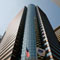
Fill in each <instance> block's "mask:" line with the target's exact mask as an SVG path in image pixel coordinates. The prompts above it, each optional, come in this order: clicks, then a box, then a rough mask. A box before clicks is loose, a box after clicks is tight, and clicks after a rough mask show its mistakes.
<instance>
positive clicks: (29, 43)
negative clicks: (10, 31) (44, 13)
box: [21, 5, 37, 60]
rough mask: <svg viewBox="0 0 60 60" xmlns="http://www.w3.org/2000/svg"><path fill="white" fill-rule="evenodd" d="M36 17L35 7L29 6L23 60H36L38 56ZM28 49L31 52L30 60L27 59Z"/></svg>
mask: <svg viewBox="0 0 60 60" xmlns="http://www.w3.org/2000/svg"><path fill="white" fill-rule="evenodd" d="M32 12H33V13H32ZM35 16H36V12H35V6H34V5H29V6H28V11H27V16H26V23H25V30H24V37H23V48H22V55H21V57H22V58H21V60H36V58H37V56H36V33H35V24H34V21H35V19H34V17H35ZM26 48H27V49H28V50H29V54H30V57H29V58H27V56H26Z"/></svg>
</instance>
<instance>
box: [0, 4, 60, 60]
mask: <svg viewBox="0 0 60 60" xmlns="http://www.w3.org/2000/svg"><path fill="white" fill-rule="evenodd" d="M0 45H1V46H0V60H40V59H41V60H42V59H44V60H60V45H59V43H58V40H57V38H56V35H55V33H54V31H53V28H52V26H51V24H50V22H49V20H48V18H47V16H46V14H45V13H44V12H43V11H42V10H41V9H40V8H39V7H38V6H35V5H33V4H30V5H29V6H28V7H24V9H22V10H21V12H20V13H19V14H18V15H17V16H16V17H15V18H14V19H13V20H12V22H11V23H10V24H9V26H8V28H7V30H6V33H5V35H4V38H3V40H2V42H1V44H0ZM42 53H43V54H42ZM41 57H42V58H41Z"/></svg>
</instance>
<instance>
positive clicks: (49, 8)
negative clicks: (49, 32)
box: [0, 0, 60, 35]
mask: <svg viewBox="0 0 60 60" xmlns="http://www.w3.org/2000/svg"><path fill="white" fill-rule="evenodd" d="M29 4H35V5H37V6H39V7H40V8H41V9H42V10H43V11H44V12H45V14H46V15H47V17H48V19H49V21H50V23H51V25H52V27H53V29H55V28H56V27H58V26H59V25H60V7H59V6H58V5H56V4H55V3H53V2H52V1H51V0H0V35H3V33H4V32H5V30H6V29H7V27H8V24H9V23H10V22H11V21H12V19H13V18H14V17H15V16H16V15H17V14H18V12H19V11H20V10H21V9H22V8H24V6H28V5H29Z"/></svg>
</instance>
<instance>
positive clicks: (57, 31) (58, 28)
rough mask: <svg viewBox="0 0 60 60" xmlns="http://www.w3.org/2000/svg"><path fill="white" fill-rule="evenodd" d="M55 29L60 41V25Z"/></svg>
mask: <svg viewBox="0 0 60 60" xmlns="http://www.w3.org/2000/svg"><path fill="white" fill-rule="evenodd" d="M54 31H55V34H56V36H57V38H58V40H59V42H60V26H58V27H57V28H56V29H55V30H54Z"/></svg>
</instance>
